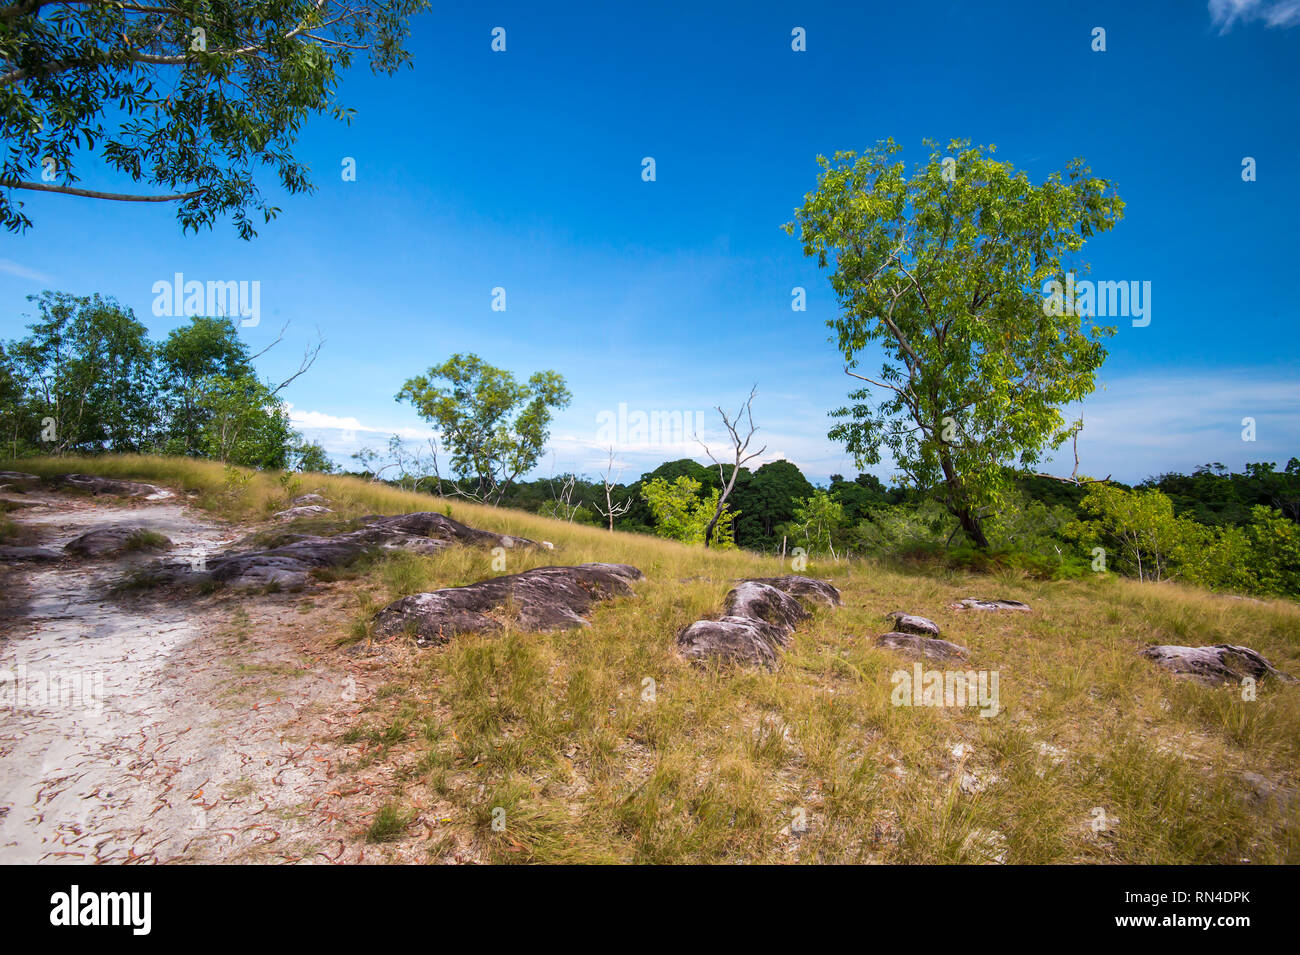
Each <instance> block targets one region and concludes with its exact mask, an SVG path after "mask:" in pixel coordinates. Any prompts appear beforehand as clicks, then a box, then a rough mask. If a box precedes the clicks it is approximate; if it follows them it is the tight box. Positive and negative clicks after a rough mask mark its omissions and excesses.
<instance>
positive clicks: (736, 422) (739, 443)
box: [695, 384, 767, 547]
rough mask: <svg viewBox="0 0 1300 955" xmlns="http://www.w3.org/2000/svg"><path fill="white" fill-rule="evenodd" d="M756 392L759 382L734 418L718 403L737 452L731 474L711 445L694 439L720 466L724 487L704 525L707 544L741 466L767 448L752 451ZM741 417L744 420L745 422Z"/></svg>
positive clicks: (733, 448) (696, 438)
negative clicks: (742, 435) (742, 431)
mask: <svg viewBox="0 0 1300 955" xmlns="http://www.w3.org/2000/svg"><path fill="white" fill-rule="evenodd" d="M757 393H758V385H757V384H756V385H754V387H753V388H751V389H749V397H748V398H746V399H745V402H744V404H742V405H741V406H740V410H739V411H737V412H736V415H735V418H734V419H733V418H729V417H727V413H726V412H725V411H723V410H722V406H721V405H718V406H717V409H718V414H720V415H721V416H722V423H723V425H724V426H725V427H726V429H727V436H728V437H730V438H731V446H732V450H733V451H734V452H735V463H734V464H732V466H731V476H730V477H728V476H727V475H726V473H725V471H724V468H725V465H724V464H723V463H722V462H721V461H719V460H718V459H717V458H716V457H714V456H713V452H712V451H710V450H709V446H708V445H707V444H705V443H704V442H703V441H700V437H699V435H696V436H695V440H696V441H700V444H701V446H703V448H704V452H705V453H706V454H707V455H708V456H709V459H710V460H711V461H713V463H714V464H716V465H717V466H718V478H719V480H720V481H721V482H722V490H721V491H719V492H718V504H717V507H716V508H715V509H714V511H713V517H712V518H710V520H709V523H708V524H707V525H706V526H705V528H704V546H705V547H708V546H709V544H710V543H711V542H712V540H713V532H714V530H715V529H716V528H717V526H718V521H719V520H721V519H722V510H723V508H724V507H725V506H726V503H727V497H728V496H729V495H730V494H731V489H732V488H734V487H735V486H736V477H737V475H739V474H740V469H741V467H743V466H744V464H745V463H746V462H747V461H752V460H753V459H754V458H756V457H758V456H759V455H760V454H762V453H763V452H764V451H766V450H767V445H763V446H762V447H761V448H759V449H758V450H757V451H753V452H749V443H750V441H752V440H753V438H754V433H755V432H756V431H757V430H758V428H756V427H755V426H754V411H753V405H754V395H756V394H757ZM742 419H744V421H743V422H742ZM742 425H743V426H745V427H747V428H748V430H747V431H746V433H745V437H744V438H741V436H740V428H741V427H742ZM746 452H749V453H746Z"/></svg>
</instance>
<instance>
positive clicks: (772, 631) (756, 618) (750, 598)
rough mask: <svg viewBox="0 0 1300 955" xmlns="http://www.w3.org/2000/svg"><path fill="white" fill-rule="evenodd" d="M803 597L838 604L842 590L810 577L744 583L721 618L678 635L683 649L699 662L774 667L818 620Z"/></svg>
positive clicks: (731, 593)
mask: <svg viewBox="0 0 1300 955" xmlns="http://www.w3.org/2000/svg"><path fill="white" fill-rule="evenodd" d="M801 599H802V600H807V601H811V602H816V603H825V604H827V605H829V606H836V605H838V604H839V603H840V592H839V591H838V590H836V589H835V588H834V587H832V586H831V585H830V584H827V583H825V582H824V581H820V580H812V579H810V578H808V577H795V576H785V577H767V578H754V579H748V580H741V581H739V582H738V583H737V584H736V586H735V587H733V588H732V589H731V590H730V591H729V592H728V593H727V598H726V602H725V604H724V607H723V615H722V616H721V617H720V618H718V619H717V620H697V621H696V622H695V623H693V624H691V625H690V626H688V627H686V628H685V629H684V630H682V632H681V633H679V634H678V635H677V648H678V651H679V652H680V653H681V654H682V656H684V657H686V658H688V659H693V660H704V659H714V660H719V661H722V662H726V663H745V664H762V665H763V666H772V665H773V664H775V663H776V658H777V651H778V650H781V649H784V648H785V647H787V646H788V645H789V642H790V635H791V634H793V633H794V628H795V626H796V625H797V624H799V623H800V622H802V621H804V620H806V619H808V617H810V616H812V614H811V613H810V611H809V610H808V609H807V608H806V607H804V605H803V603H801V602H800V600H801Z"/></svg>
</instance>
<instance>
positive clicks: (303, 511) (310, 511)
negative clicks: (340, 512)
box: [275, 504, 334, 521]
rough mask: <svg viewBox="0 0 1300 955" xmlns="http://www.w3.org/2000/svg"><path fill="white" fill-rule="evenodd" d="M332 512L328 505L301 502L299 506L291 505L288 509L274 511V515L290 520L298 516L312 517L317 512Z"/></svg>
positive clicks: (283, 519)
mask: <svg viewBox="0 0 1300 955" xmlns="http://www.w3.org/2000/svg"><path fill="white" fill-rule="evenodd" d="M333 513H334V512H333V511H332V510H330V509H329V508H328V507H322V506H321V505H319V504H303V505H301V506H299V507H291V508H289V509H288V510H284V511H276V513H275V516H276V517H278V518H279V519H280V520H282V521H291V520H293V519H294V518H298V517H314V516H315V515H317V514H333Z"/></svg>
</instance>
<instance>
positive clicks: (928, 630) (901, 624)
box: [885, 610, 939, 637]
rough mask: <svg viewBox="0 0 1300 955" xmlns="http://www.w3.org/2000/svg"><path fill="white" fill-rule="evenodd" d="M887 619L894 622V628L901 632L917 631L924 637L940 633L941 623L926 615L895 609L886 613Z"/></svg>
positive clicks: (935, 635)
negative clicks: (921, 615)
mask: <svg viewBox="0 0 1300 955" xmlns="http://www.w3.org/2000/svg"><path fill="white" fill-rule="evenodd" d="M885 619H886V620H888V621H890V622H891V623H893V625H894V629H895V630H896V631H898V632H899V633H916V634H920V635H921V636H923V637H937V636H938V635H939V625H938V624H937V623H935V622H934V621H933V620H930V619H928V618H926V617H918V616H916V615H915V614H910V613H906V612H904V611H902V610H895V611H894V612H893V613H887V614H885Z"/></svg>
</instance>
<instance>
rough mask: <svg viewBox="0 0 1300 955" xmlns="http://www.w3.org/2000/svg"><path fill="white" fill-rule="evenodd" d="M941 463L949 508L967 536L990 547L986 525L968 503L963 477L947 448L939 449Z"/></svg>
mask: <svg viewBox="0 0 1300 955" xmlns="http://www.w3.org/2000/svg"><path fill="white" fill-rule="evenodd" d="M939 464H940V466H941V467H942V468H943V478H944V483H945V484H946V485H947V486H948V509H949V510H950V511H952V513H953V516H954V517H956V518H957V520H958V521H960V522H961V529H962V530H963V531H965V532H966V536H967V537H969V538H970V539H971V541H972V542H973V543H974V544H975V546H976V547H978V548H979V549H980V550H988V549H989V539H988V538H987V537H985V536H984V525H983V522H981V521H980V519H979V515H978V514H976V513H975V512H974V511H973V510H971V508H970V505H969V504H967V503H966V494H965V490H964V488H963V487H962V484H961V478H959V477H958V476H957V471H956V469H955V468H954V467H953V466H952V458H950V457H949V456H948V452H947V451H946V450H942V449H941V450H940V451H939Z"/></svg>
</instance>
